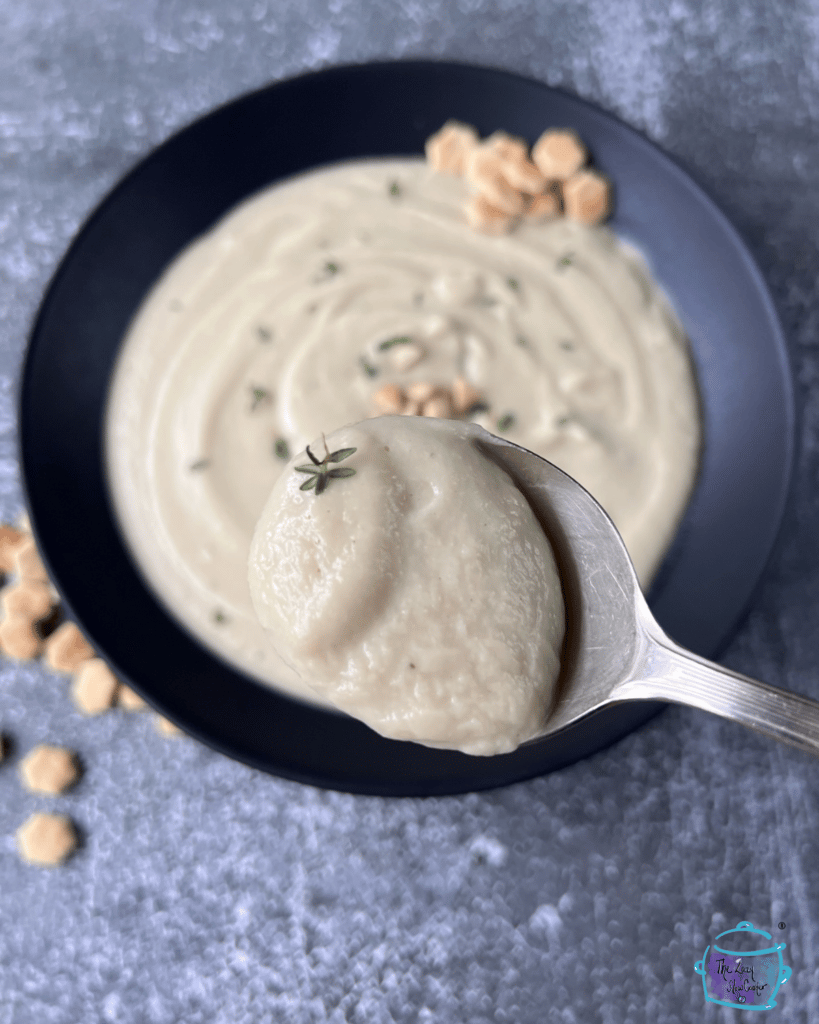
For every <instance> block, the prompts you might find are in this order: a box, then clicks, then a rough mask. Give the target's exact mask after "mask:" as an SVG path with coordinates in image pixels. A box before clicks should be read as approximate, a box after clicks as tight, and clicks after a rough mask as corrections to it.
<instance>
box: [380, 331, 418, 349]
mask: <svg viewBox="0 0 819 1024" xmlns="http://www.w3.org/2000/svg"><path fill="white" fill-rule="evenodd" d="M411 343H412V338H410V336H409V335H408V334H402V335H400V336H399V337H397V338H387V340H386V341H382V342H381V343H380V344H379V346H378V351H379V352H386V351H387V349H388V348H392V347H393V346H394V345H410V344H411Z"/></svg>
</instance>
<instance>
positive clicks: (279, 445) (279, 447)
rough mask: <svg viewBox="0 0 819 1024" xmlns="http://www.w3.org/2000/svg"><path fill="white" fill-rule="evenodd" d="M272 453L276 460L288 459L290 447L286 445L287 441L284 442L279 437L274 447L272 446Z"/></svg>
mask: <svg viewBox="0 0 819 1024" xmlns="http://www.w3.org/2000/svg"><path fill="white" fill-rule="evenodd" d="M273 451H274V452H275V453H276V458H278V459H285V460H287V459H289V458H290V445H289V444H288V443H287V441H285V439H284V438H283V437H280V438H279V439H278V440H277V441H276V443H275V445H274V446H273Z"/></svg>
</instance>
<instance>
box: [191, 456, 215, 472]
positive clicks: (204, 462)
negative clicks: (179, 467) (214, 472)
mask: <svg viewBox="0 0 819 1024" xmlns="http://www.w3.org/2000/svg"><path fill="white" fill-rule="evenodd" d="M209 465H210V459H198V460H197V461H196V462H192V463H191V465H190V468H191V469H192V470H193V471H194V472H195V473H196V472H198V471H199V470H200V469H207V468H208V466H209Z"/></svg>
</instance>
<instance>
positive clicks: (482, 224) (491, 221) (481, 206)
mask: <svg viewBox="0 0 819 1024" xmlns="http://www.w3.org/2000/svg"><path fill="white" fill-rule="evenodd" d="M466 219H467V220H468V221H469V223H470V224H471V225H472V227H473V228H477V229H478V231H483V232H484V234H487V235H505V234H507V233H508V232H509V231H510V230H511V228H512V225H513V224H514V220H513V218H512V217H510V216H509V215H508V214H506V213H504V211H503V210H499V209H498V208H497V207H496V206H493V205H492V203H490V202H489V200H488V199H487V198H486V196H485V195H482V194H481V193H478V194H477V195H474V196H472V198H471V199H470V200H469V202H468V203H467V206H466Z"/></svg>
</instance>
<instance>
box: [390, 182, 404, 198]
mask: <svg viewBox="0 0 819 1024" xmlns="http://www.w3.org/2000/svg"><path fill="white" fill-rule="evenodd" d="M390 195H391V196H400V195H401V186H400V185H399V184H398V182H397V181H394V182H393V183H392V184H391V185H390Z"/></svg>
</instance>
